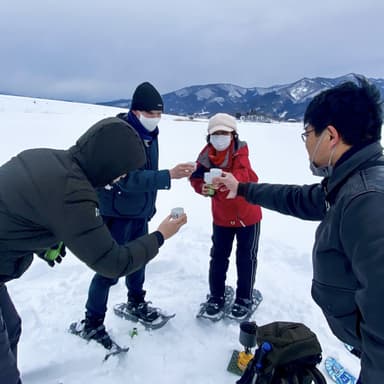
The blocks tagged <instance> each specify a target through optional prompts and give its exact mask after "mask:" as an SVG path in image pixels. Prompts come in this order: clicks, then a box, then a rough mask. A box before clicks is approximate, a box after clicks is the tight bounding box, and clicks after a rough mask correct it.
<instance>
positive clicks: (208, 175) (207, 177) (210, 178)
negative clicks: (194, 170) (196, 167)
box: [204, 172, 212, 184]
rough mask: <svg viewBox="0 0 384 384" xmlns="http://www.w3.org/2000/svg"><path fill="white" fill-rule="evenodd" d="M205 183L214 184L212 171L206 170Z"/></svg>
mask: <svg viewBox="0 0 384 384" xmlns="http://www.w3.org/2000/svg"><path fill="white" fill-rule="evenodd" d="M204 183H205V184H212V175H211V173H210V172H204Z"/></svg>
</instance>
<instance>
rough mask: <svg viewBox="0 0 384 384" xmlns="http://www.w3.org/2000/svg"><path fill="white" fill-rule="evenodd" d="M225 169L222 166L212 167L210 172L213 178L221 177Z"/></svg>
mask: <svg viewBox="0 0 384 384" xmlns="http://www.w3.org/2000/svg"><path fill="white" fill-rule="evenodd" d="M222 173H223V171H222V170H221V169H220V168H211V170H210V174H211V178H212V179H213V178H214V177H220V176H221V175H222Z"/></svg>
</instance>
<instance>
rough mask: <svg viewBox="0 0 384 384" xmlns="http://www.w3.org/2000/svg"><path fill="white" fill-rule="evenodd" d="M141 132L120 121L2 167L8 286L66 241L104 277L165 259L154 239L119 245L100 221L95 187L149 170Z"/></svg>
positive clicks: (3, 270)
mask: <svg viewBox="0 0 384 384" xmlns="http://www.w3.org/2000/svg"><path fill="white" fill-rule="evenodd" d="M145 161H146V159H145V152H144V148H143V145H142V142H141V140H140V137H139V136H138V135H137V133H136V132H135V131H134V130H133V129H132V128H131V127H130V126H129V125H128V124H127V123H126V122H124V121H122V120H121V119H117V118H108V119H104V120H101V121H100V122H98V123H96V124H95V125H94V126H93V127H91V128H90V129H89V130H88V131H87V132H86V133H85V134H84V135H83V136H82V137H80V139H79V140H78V141H77V143H76V145H75V146H73V147H72V148H70V149H69V150H54V149H31V150H27V151H24V152H21V153H20V154H19V155H17V156H16V157H14V158H12V159H11V160H10V161H8V162H7V163H5V164H4V165H2V166H1V167H0V282H5V281H8V280H11V279H14V278H17V277H19V276H21V275H22V274H23V273H24V271H25V270H26V269H27V268H28V267H29V265H30V264H31V262H32V260H33V253H40V252H42V251H44V250H45V249H47V248H49V247H51V246H52V245H54V244H57V243H58V242H59V241H63V242H64V243H65V245H66V246H67V247H68V248H69V250H70V251H71V252H73V254H74V255H76V256H77V257H78V258H79V259H80V260H82V261H83V262H84V263H86V264H87V265H88V266H89V267H90V268H92V269H93V270H95V271H96V272H98V273H100V274H102V275H104V276H107V277H112V278H116V277H120V276H123V275H127V274H130V273H132V272H134V271H135V270H138V269H140V268H142V267H143V266H144V265H145V264H146V263H147V262H148V261H149V260H151V259H152V258H153V257H155V255H156V254H157V252H158V247H159V244H158V237H157V235H156V234H149V235H145V236H142V237H140V238H138V239H137V240H135V241H132V242H130V243H129V244H128V245H127V246H119V245H118V244H117V243H116V242H115V241H114V239H113V238H112V237H111V235H110V232H109V230H108V228H107V227H106V226H105V225H104V223H103V220H102V218H101V216H100V214H99V209H98V207H99V202H98V198H97V195H96V192H95V189H94V187H100V186H103V185H106V184H107V183H110V182H112V181H113V180H114V179H116V178H117V177H118V176H120V175H122V174H124V173H127V172H129V171H131V170H133V169H137V168H138V167H141V166H142V165H143V164H144V163H145Z"/></svg>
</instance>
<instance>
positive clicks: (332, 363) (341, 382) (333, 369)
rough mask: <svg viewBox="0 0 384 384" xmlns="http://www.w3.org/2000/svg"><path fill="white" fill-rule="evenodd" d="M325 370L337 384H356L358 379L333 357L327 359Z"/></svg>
mask: <svg viewBox="0 0 384 384" xmlns="http://www.w3.org/2000/svg"><path fill="white" fill-rule="evenodd" d="M324 365H325V370H326V371H327V373H328V375H329V377H330V378H331V379H332V380H333V381H334V382H335V383H336V384H355V383H356V378H355V377H354V376H353V375H351V374H350V373H349V372H347V371H346V370H345V368H344V367H343V366H342V365H341V364H340V363H339V362H338V361H337V360H336V359H334V358H333V357H327V358H326V359H325V362H324Z"/></svg>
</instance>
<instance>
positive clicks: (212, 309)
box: [205, 296, 224, 316]
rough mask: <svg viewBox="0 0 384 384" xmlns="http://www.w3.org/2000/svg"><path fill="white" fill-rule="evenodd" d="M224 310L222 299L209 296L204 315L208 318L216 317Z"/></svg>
mask: <svg viewBox="0 0 384 384" xmlns="http://www.w3.org/2000/svg"><path fill="white" fill-rule="evenodd" d="M223 309H224V297H216V296H209V298H208V300H207V303H206V306H205V313H206V314H207V315H208V316H217V315H218V314H219V313H220V312H221V311H223Z"/></svg>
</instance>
